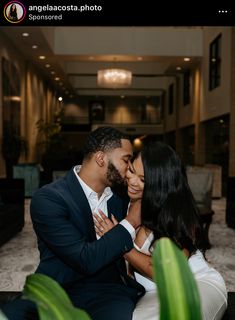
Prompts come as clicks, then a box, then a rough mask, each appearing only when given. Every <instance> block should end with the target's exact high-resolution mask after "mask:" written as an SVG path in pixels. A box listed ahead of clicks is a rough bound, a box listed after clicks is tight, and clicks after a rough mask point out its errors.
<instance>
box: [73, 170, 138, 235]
mask: <svg viewBox="0 0 235 320" xmlns="http://www.w3.org/2000/svg"><path fill="white" fill-rule="evenodd" d="M80 169H81V165H78V166H75V167H74V168H73V171H74V173H75V176H76V177H77V179H78V181H79V183H80V185H81V187H82V189H83V191H84V193H85V195H86V198H87V201H88V203H89V205H90V208H91V212H92V214H94V213H97V214H99V211H98V210H99V209H100V210H102V211H103V213H104V214H105V215H106V216H107V217H108V207H107V202H108V200H109V199H110V198H111V197H112V195H113V192H112V190H111V188H110V187H106V188H105V189H104V191H103V193H102V195H101V197H100V198H98V193H96V192H95V191H94V190H92V189H91V188H90V187H89V186H88V185H87V184H86V183H85V182H84V181H83V180H82V179H81V178H80V177H79V175H78V173H79V171H80ZM120 224H122V225H123V227H124V228H125V229H126V230H127V231H128V232H129V233H130V235H131V237H132V239H133V240H134V239H135V236H136V234H135V229H134V227H133V226H132V225H131V224H130V223H129V222H128V221H127V220H126V219H123V220H122V221H121V222H120ZM96 238H97V239H99V238H100V237H99V235H98V234H96Z"/></svg>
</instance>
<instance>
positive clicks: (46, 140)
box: [36, 108, 64, 152]
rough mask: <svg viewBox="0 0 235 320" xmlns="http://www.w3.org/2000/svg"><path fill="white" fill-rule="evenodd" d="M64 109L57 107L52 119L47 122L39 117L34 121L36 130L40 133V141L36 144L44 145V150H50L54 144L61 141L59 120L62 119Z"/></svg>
mask: <svg viewBox="0 0 235 320" xmlns="http://www.w3.org/2000/svg"><path fill="white" fill-rule="evenodd" d="M63 114H64V110H63V108H60V109H58V110H57V111H56V112H55V114H54V116H53V119H52V121H50V122H47V121H45V120H44V119H39V120H38V121H37V122H36V127H37V129H38V132H39V133H41V134H42V136H43V137H42V141H40V142H39V143H38V144H39V145H40V146H43V147H45V150H44V151H45V152H47V151H51V150H52V149H53V147H54V146H56V145H58V144H59V143H60V142H61V134H60V133H61V128H62V125H61V122H62V119H63Z"/></svg>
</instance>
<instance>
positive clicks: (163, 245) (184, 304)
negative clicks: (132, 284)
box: [153, 238, 202, 320]
mask: <svg viewBox="0 0 235 320" xmlns="http://www.w3.org/2000/svg"><path fill="white" fill-rule="evenodd" d="M153 266H154V281H155V282H156V283H157V288H158V289H157V292H158V296H159V302H160V320H201V319H202V317H201V306H200V298H199V293H198V289H197V285H196V282H195V279H194V276H193V274H192V272H191V270H190V267H189V265H188V261H187V258H186V256H185V255H184V253H183V252H182V250H180V249H179V248H178V247H176V245H175V244H174V243H173V242H172V241H171V240H170V239H169V238H161V239H160V240H158V241H157V242H156V246H155V248H154V252H153Z"/></svg>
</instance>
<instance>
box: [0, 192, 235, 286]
mask: <svg viewBox="0 0 235 320" xmlns="http://www.w3.org/2000/svg"><path fill="white" fill-rule="evenodd" d="M29 201H30V200H28V199H27V200H26V203H25V220H26V223H25V227H24V229H23V230H22V232H20V233H19V234H18V235H17V236H15V237H14V238H13V239H12V240H10V241H9V242H7V243H6V244H5V245H3V246H2V247H0V291H18V290H22V288H23V285H24V282H25V278H26V276H27V275H28V274H31V273H33V272H34V270H35V268H36V266H37V264H38V261H39V256H38V251H37V243H36V238H35V235H34V232H33V229H32V224H31V221H30V216H29ZM225 206H226V200H225V198H222V199H219V200H213V209H214V211H215V215H214V216H213V223H212V225H211V228H210V241H211V243H212V248H211V249H210V250H208V251H207V253H206V256H207V259H208V261H209V262H210V263H211V264H212V265H213V266H214V267H215V268H216V269H217V270H218V271H219V272H220V273H221V274H222V276H223V277H224V280H225V282H226V285H227V289H228V291H235V230H234V229H230V228H228V227H227V226H226V224H225Z"/></svg>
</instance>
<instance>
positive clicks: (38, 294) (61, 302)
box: [23, 273, 91, 320]
mask: <svg viewBox="0 0 235 320" xmlns="http://www.w3.org/2000/svg"><path fill="white" fill-rule="evenodd" d="M23 296H24V297H25V298H26V299H29V300H31V301H33V302H35V303H36V304H37V308H38V312H39V317H40V320H52V319H53V320H74V319H78V320H91V318H90V317H89V315H88V314H87V313H86V312H85V311H83V310H81V309H78V308H75V307H74V306H73V304H72V302H71V300H70V298H69V297H68V295H67V293H66V292H65V291H64V289H63V288H62V287H61V286H60V285H59V284H58V283H57V282H56V281H55V280H53V279H52V278H50V277H48V276H46V275H43V274H39V273H35V274H32V275H30V276H28V277H27V278H26V283H25V286H24V290H23Z"/></svg>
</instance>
